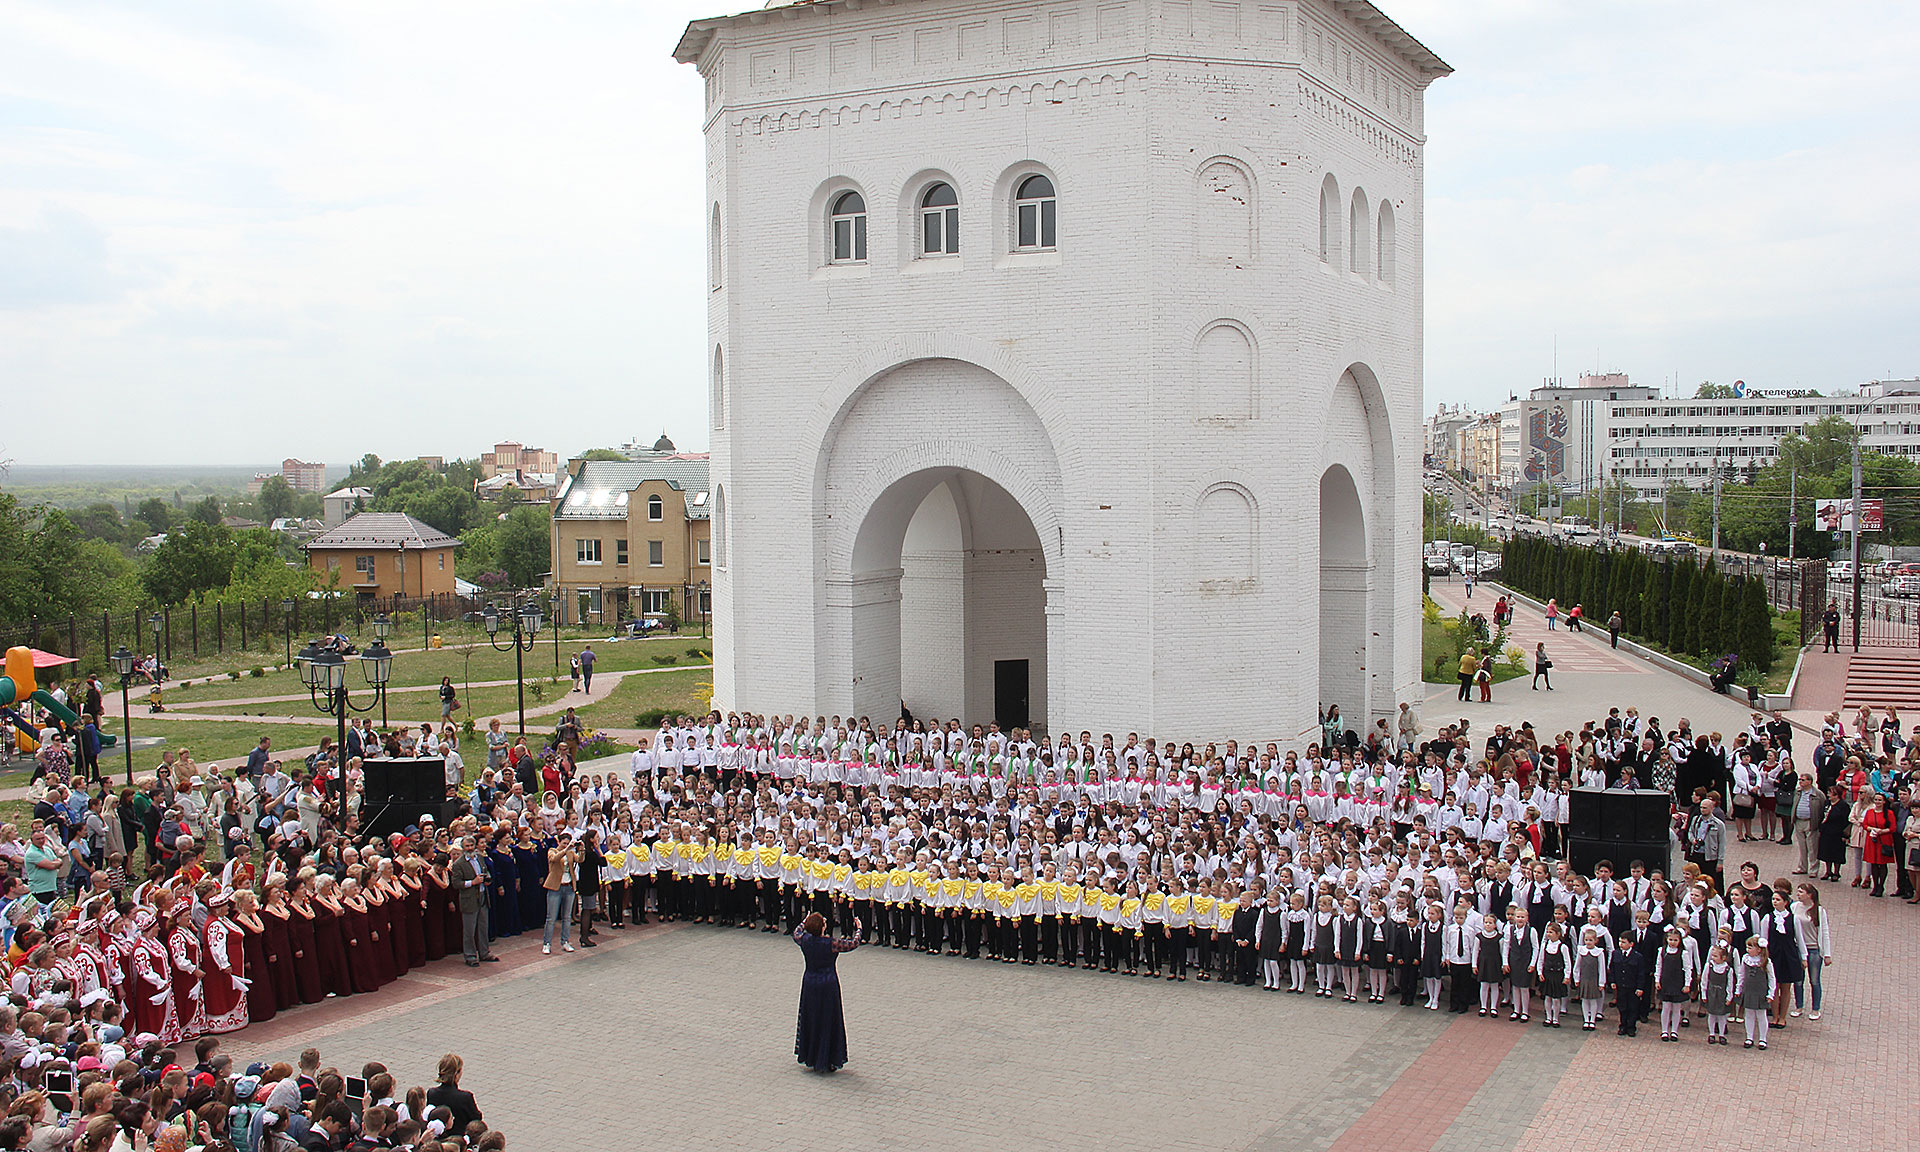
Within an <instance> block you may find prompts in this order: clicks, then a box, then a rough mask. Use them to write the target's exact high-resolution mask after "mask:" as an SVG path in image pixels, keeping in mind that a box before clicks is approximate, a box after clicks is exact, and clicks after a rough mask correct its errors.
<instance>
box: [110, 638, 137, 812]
mask: <svg viewBox="0 0 1920 1152" xmlns="http://www.w3.org/2000/svg"><path fill="white" fill-rule="evenodd" d="M112 660H113V671H114V674H115V675H117V676H119V677H120V744H121V746H122V747H123V748H124V749H125V751H126V754H127V787H129V788H131V787H133V712H132V709H131V708H129V707H128V706H127V689H128V688H130V687H132V685H133V653H132V652H129V651H128V650H127V646H126V645H125V644H122V645H120V646H119V647H118V648H115V649H114V650H113V656H112Z"/></svg>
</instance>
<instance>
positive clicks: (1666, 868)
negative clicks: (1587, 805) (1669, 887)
mask: <svg viewBox="0 0 1920 1152" xmlns="http://www.w3.org/2000/svg"><path fill="white" fill-rule="evenodd" d="M1669 847H1670V845H1669V841H1668V838H1667V837H1666V836H1665V835H1664V834H1663V835H1660V836H1657V837H1652V838H1649V839H1646V840H1597V839H1589V838H1587V837H1582V836H1574V837H1572V838H1571V842H1570V843H1569V844H1568V845H1567V862H1568V863H1569V864H1571V865H1573V870H1574V871H1575V872H1578V873H1579V874H1580V875H1582V876H1592V875H1593V869H1594V865H1596V864H1598V863H1600V861H1602V860H1607V861H1610V862H1612V864H1613V874H1614V876H1615V877H1616V878H1618V877H1622V876H1626V875H1627V874H1628V870H1629V868H1631V866H1632V864H1633V862H1634V861H1635V860H1638V861H1640V862H1641V863H1643V864H1645V865H1646V866H1647V873H1648V874H1649V875H1651V874H1653V873H1654V872H1660V873H1662V874H1663V875H1666V876H1668V877H1672V876H1673V869H1672V867H1671V866H1670V865H1671V864H1672V861H1670V860H1669V859H1668V858H1667V854H1668V851H1669ZM1596 895H1598V894H1596Z"/></svg>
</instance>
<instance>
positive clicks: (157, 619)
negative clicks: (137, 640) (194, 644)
mask: <svg viewBox="0 0 1920 1152" xmlns="http://www.w3.org/2000/svg"><path fill="white" fill-rule="evenodd" d="M166 626H167V620H166V617H164V616H162V615H160V613H158V612H155V613H154V614H153V615H151V616H149V617H147V628H148V630H150V631H151V632H152V633H153V682H154V683H155V684H156V685H157V684H159V683H160V681H161V680H163V679H165V677H163V676H161V675H160V632H161V630H162V629H164V628H166Z"/></svg>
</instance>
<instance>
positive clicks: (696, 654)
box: [687, 648, 707, 660]
mask: <svg viewBox="0 0 1920 1152" xmlns="http://www.w3.org/2000/svg"><path fill="white" fill-rule="evenodd" d="M687 655H688V656H691V657H692V658H693V659H695V660H705V659H706V658H707V654H706V653H705V652H702V651H701V650H700V649H698V648H689V649H687Z"/></svg>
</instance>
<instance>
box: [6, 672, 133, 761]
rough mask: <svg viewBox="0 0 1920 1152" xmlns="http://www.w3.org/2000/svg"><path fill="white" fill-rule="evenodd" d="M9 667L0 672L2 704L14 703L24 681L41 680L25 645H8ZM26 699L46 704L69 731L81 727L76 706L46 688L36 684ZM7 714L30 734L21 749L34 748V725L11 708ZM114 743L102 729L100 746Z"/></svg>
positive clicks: (50, 711)
mask: <svg viewBox="0 0 1920 1152" xmlns="http://www.w3.org/2000/svg"><path fill="white" fill-rule="evenodd" d="M6 671H7V674H6V675H5V676H0V706H4V705H7V704H12V703H15V702H17V701H18V700H19V699H20V685H21V684H28V685H32V684H37V683H38V682H39V681H38V679H37V678H36V677H35V676H34V672H33V653H32V652H31V651H30V650H28V649H26V648H9V649H8V650H7V660H6ZM27 699H29V700H31V701H33V702H34V703H35V704H38V705H40V707H42V708H45V709H46V710H47V711H48V712H49V713H51V714H52V715H53V718H54V719H56V720H58V721H60V723H61V724H62V725H64V726H65V727H66V728H67V729H68V730H69V731H72V732H78V731H79V730H80V717H79V716H77V715H75V714H74V711H73V709H71V708H69V707H67V706H66V705H65V704H62V703H60V701H58V700H56V699H54V698H53V693H51V692H48V691H47V690H46V689H44V688H35V689H33V691H32V692H30V693H29V694H28V695H27ZM5 718H6V719H7V720H9V721H11V722H12V723H13V725H14V727H16V728H18V729H19V730H20V731H21V734H22V735H23V736H25V737H27V738H26V739H23V740H22V741H21V748H22V750H23V751H31V750H32V747H30V746H31V745H33V740H32V735H31V734H32V733H33V732H34V728H33V726H32V725H30V724H27V723H26V722H24V721H23V720H21V719H20V717H18V716H16V715H15V714H14V713H12V712H11V711H9V712H6V713H5ZM113 743H114V737H112V736H109V735H107V734H106V733H101V736H100V746H101V747H102V748H108V747H111V746H112V745H113Z"/></svg>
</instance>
